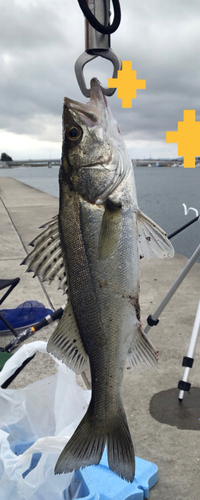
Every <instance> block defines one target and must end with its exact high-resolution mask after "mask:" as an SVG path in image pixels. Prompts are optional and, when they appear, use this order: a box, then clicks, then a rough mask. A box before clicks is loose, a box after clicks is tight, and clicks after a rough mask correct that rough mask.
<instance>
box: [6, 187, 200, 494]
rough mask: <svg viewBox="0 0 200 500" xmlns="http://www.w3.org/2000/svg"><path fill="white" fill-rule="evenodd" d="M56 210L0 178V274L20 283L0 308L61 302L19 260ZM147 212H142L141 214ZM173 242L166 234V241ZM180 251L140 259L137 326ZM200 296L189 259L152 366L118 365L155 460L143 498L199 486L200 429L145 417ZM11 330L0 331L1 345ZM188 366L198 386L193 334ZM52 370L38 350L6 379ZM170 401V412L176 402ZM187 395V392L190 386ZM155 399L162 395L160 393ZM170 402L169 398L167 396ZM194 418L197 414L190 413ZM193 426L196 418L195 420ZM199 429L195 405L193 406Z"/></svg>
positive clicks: (174, 369) (168, 380) (175, 364)
mask: <svg viewBox="0 0 200 500" xmlns="http://www.w3.org/2000/svg"><path fill="white" fill-rule="evenodd" d="M57 213H58V199H57V198H55V197H53V196H50V195H47V194H45V193H43V192H41V191H39V190H36V189H34V188H31V187H30V186H27V185H25V184H22V183H20V182H18V181H16V180H14V179H11V178H0V232H1V237H0V277H1V278H4V279H10V278H14V277H17V276H19V277H20V283H19V285H18V286H17V288H16V289H15V290H14V292H12V293H11V294H10V296H9V297H8V298H7V299H6V300H5V302H4V304H3V306H2V307H3V308H14V307H16V306H17V305H19V304H21V303H22V302H24V301H26V300H37V301H39V302H42V303H43V304H44V305H45V306H46V307H52V306H53V307H54V308H55V309H56V308H58V307H59V306H61V305H62V304H63V303H65V300H66V299H65V296H64V295H63V293H62V291H61V290H59V291H58V290H57V287H58V284H57V283H55V284H54V283H52V284H51V285H48V284H46V283H45V284H44V283H43V284H42V283H41V282H40V280H39V279H38V278H34V279H33V278H32V276H33V274H32V273H26V272H25V270H26V268H25V266H20V263H21V261H22V260H23V258H24V257H25V255H26V253H27V251H30V247H29V248H28V243H29V242H30V241H31V240H32V239H33V238H34V237H36V236H37V235H38V234H39V232H40V229H38V228H39V226H40V225H42V224H44V223H45V222H47V221H48V220H50V219H51V218H52V217H53V216H54V215H56V214H57ZM147 215H148V214H147ZM172 243H173V241H172ZM187 260H188V259H187V258H186V257H184V256H183V255H179V254H176V255H175V257H174V259H166V260H157V259H152V260H151V261H145V259H142V261H141V292H140V304H141V312H142V318H141V319H142V322H143V326H144V327H145V325H146V318H147V316H148V315H149V314H152V313H153V312H154V310H155V309H156V308H157V306H158V305H159V303H160V302H161V300H162V299H163V297H164V296H165V295H166V293H167V292H168V290H169V288H170V287H171V285H172V284H173V282H174V281H175V279H176V278H177V276H178V275H179V273H180V272H181V270H182V269H183V267H184V265H185V264H186V262H187ZM199 299H200V264H198V263H196V264H195V265H194V266H193V268H192V269H191V271H190V272H189V274H188V276H187V277H186V278H185V280H184V281H183V283H182V284H181V286H180V288H179V289H178V291H177V292H176V293H175V295H174V297H173V298H172V300H171V301H170V302H169V304H168V306H167V307H166V309H165V310H164V312H163V313H162V315H161V317H160V322H159V325H158V326H156V327H153V328H152V329H151V330H150V332H149V337H150V338H151V340H152V342H153V343H154V345H155V346H156V348H157V349H158V351H159V363H158V365H159V369H158V370H154V369H151V368H150V369H141V370H138V371H133V372H130V370H127V369H126V370H125V373H124V381H123V393H122V396H123V402H124V407H125V410H126V413H127V418H128V422H129V426H130V431H131V435H132V438H133V443H134V447H135V453H136V455H137V456H139V457H141V458H144V459H145V460H149V461H151V462H155V463H156V464H157V466H158V469H159V472H158V474H159V481H158V483H157V484H156V486H155V487H154V488H153V489H152V490H151V492H150V498H151V500H172V499H174V500H191V499H192V498H198V497H199V491H200V432H198V431H197V430H190V429H189V430H188V429H187V430H185V429H184V430H182V429H179V428H178V425H176V424H175V425H168V424H167V423H161V422H160V421H158V420H157V419H155V418H153V417H152V415H151V413H150V410H149V407H150V401H151V398H152V397H153V396H154V395H155V394H158V393H162V394H163V405H164V403H165V391H168V390H169V389H173V388H174V389H175V388H176V387H177V384H178V381H179V380H180V379H181V378H182V375H183V367H182V366H181V365H182V358H183V356H186V353H187V349H188V345H189V340H190V336H191V332H192V327H193V323H194V320H195V315H196V310H197V306H198V302H199ZM54 328H55V325H51V326H48V327H47V328H44V329H43V330H41V331H40V332H38V333H37V334H35V336H33V337H32V338H31V339H29V340H28V342H31V341H34V340H36V339H40V340H47V339H48V338H49V336H50V334H51V332H52V331H53V329H54ZM11 338H13V337H12V336H11V337H10V336H1V337H0V345H1V347H2V346H5V345H6V344H7V343H8V342H9V340H10V339H11ZM194 359H195V361H194V366H193V368H192V369H191V372H190V380H189V381H190V382H191V384H192V387H197V388H200V338H199V339H198V341H197V347H196V352H195V356H194ZM52 373H54V362H53V361H52V360H51V359H50V357H49V358H48V359H47V356H45V360H44V358H43V355H42V354H37V355H36V357H35V359H34V360H33V361H31V363H29V364H28V365H27V367H26V368H25V369H24V370H23V371H22V372H21V374H20V375H19V376H18V377H17V378H16V379H15V381H14V382H13V383H12V385H11V386H10V387H11V388H12V387H13V388H17V387H22V386H25V385H27V384H29V383H31V382H33V381H34V380H37V379H38V378H43V377H45V376H49V375H51V374H52ZM178 393H179V391H178V389H177V406H176V402H175V403H173V407H172V411H174V415H175V414H176V413H177V412H178V411H179V409H178V405H179V403H178ZM191 394H192V393H191ZM160 401H161V403H160V404H161V406H162V398H161V399H160ZM190 403H191V400H190V394H186V395H185V397H184V405H185V406H184V411H183V412H182V416H183V418H186V414H187V418H188V419H190V420H191V428H192V419H194V416H193V413H192V410H191V404H190ZM169 404H170V402H169ZM197 420H198V419H197ZM196 425H197V426H198V422H196ZM199 430H200V412H199Z"/></svg>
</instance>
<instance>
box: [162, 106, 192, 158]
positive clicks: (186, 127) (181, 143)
mask: <svg viewBox="0 0 200 500" xmlns="http://www.w3.org/2000/svg"><path fill="white" fill-rule="evenodd" d="M166 142H177V143H178V155H179V156H183V158H184V160H183V166H184V167H185V168H194V167H195V156H200V122H195V110H194V109H187V110H184V111H183V122H178V131H177V132H166Z"/></svg>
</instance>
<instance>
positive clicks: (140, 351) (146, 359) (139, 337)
mask: <svg viewBox="0 0 200 500" xmlns="http://www.w3.org/2000/svg"><path fill="white" fill-rule="evenodd" d="M157 355H158V353H157V351H156V349H155V348H154V346H153V344H152V343H151V341H150V339H149V338H148V337H147V335H146V334H145V332H144V330H143V329H142V327H141V326H136V327H135V329H134V335H133V340H132V342H131V345H130V347H129V349H128V355H127V367H128V368H129V369H135V368H139V367H141V366H146V367H148V366H153V367H154V368H157V367H158V360H157Z"/></svg>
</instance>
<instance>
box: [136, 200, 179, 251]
mask: <svg viewBox="0 0 200 500" xmlns="http://www.w3.org/2000/svg"><path fill="white" fill-rule="evenodd" d="M136 224H137V228H138V250H139V254H140V256H142V257H145V258H146V259H149V258H150V257H158V258H160V259H163V258H164V257H173V256H174V248H173V246H172V244H171V243H170V241H169V240H168V238H167V234H166V233H165V231H163V229H161V227H160V226H158V225H157V224H156V223H155V222H153V221H152V220H151V219H149V217H147V216H146V215H145V214H143V213H142V212H141V211H140V210H139V209H138V210H137V212H136Z"/></svg>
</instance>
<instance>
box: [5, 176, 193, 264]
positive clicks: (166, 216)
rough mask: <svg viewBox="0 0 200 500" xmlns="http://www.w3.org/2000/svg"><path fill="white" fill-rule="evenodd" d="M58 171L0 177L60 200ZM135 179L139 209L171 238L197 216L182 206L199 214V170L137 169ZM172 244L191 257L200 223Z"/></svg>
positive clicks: (191, 227) (180, 235)
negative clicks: (10, 179)
mask: <svg viewBox="0 0 200 500" xmlns="http://www.w3.org/2000/svg"><path fill="white" fill-rule="evenodd" d="M58 172H59V167H52V168H48V167H18V168H12V169H2V168H1V169H0V178H1V176H3V177H13V178H14V179H17V180H19V181H21V182H24V183H25V184H29V185H30V186H32V187H35V188H37V189H40V190H42V191H44V192H45V193H48V194H51V195H53V196H56V197H58V196H59V184H58ZM135 180H136V188H137V197H138V205H139V207H140V209H141V210H142V211H143V212H144V213H145V214H146V215H148V216H149V217H150V218H151V219H153V220H154V221H155V222H156V223H157V224H159V225H160V226H161V227H162V228H163V229H164V230H165V231H166V233H167V234H168V235H169V234H170V233H173V232H174V231H176V230H177V229H178V228H179V227H180V226H183V225H184V224H186V223H187V222H189V220H191V219H193V218H194V217H195V215H196V214H195V211H193V210H190V211H189V212H188V215H187V216H185V214H184V208H183V203H185V205H186V206H187V208H189V207H192V208H195V209H196V210H198V212H199V213H200V168H197V167H196V168H192V169H191V168H178V167H177V168H169V167H160V168H156V167H152V168H149V167H135ZM0 182H1V181H0ZM171 241H172V244H173V245H174V248H175V251H176V252H178V253H180V254H182V255H185V256H186V257H190V256H191V255H192V253H193V252H194V251H195V249H196V247H197V246H198V245H199V244H200V220H198V221H197V222H195V223H194V224H192V225H191V226H190V227H188V228H187V229H185V230H184V231H182V232H181V233H180V234H178V235H176V236H175V237H173V238H172V240H171ZM198 262H200V259H198Z"/></svg>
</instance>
